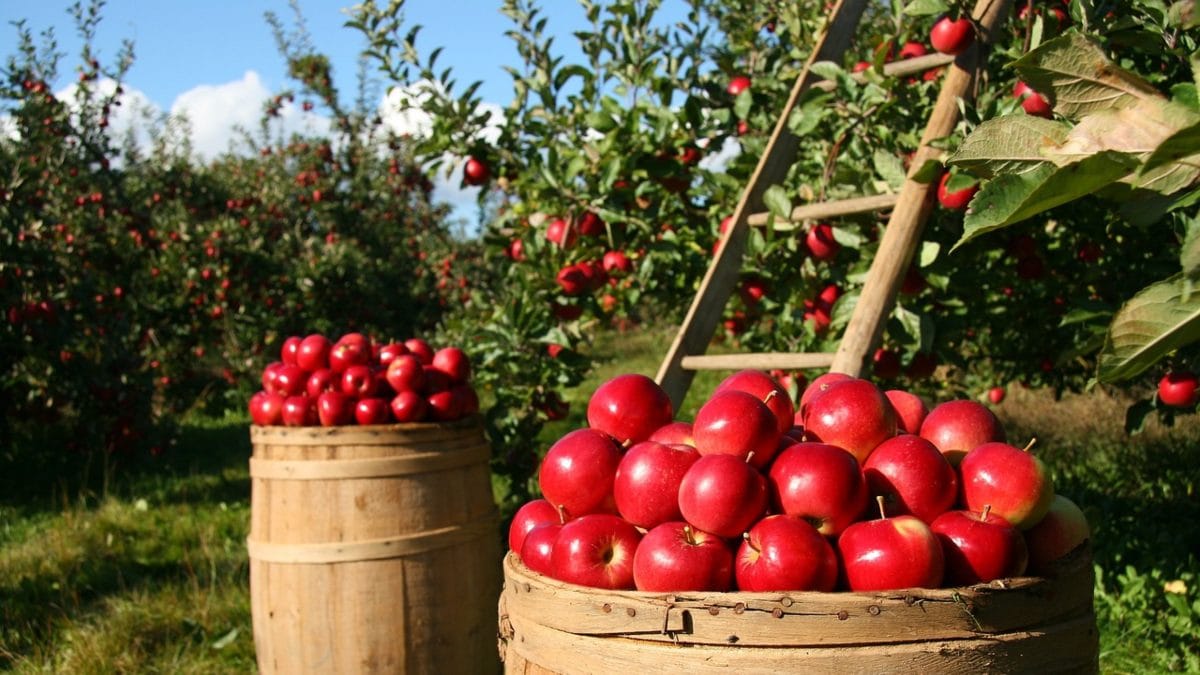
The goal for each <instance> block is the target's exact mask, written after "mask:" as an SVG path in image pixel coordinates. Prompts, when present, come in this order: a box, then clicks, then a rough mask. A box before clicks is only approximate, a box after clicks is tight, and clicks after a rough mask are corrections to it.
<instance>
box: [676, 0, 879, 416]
mask: <svg viewBox="0 0 1200 675" xmlns="http://www.w3.org/2000/svg"><path fill="white" fill-rule="evenodd" d="M865 8H866V0H837V2H836V3H835V5H834V7H833V9H832V11H831V14H830V19H829V21H828V22H827V23H826V25H825V26H824V29H823V30H822V32H821V33H820V34H819V35H818V36H817V38H816V41H815V43H814V45H813V50H812V53H811V54H810V55H809V57H808V60H807V61H806V62H805V64H804V67H803V68H802V69H801V71H800V75H799V76H798V77H797V78H796V83H795V84H794V85H793V86H792V91H791V93H790V94H789V95H788V100H787V102H786V103H785V104H784V107H783V110H782V111H781V113H780V115H779V119H778V121H777V122H776V123H775V129H774V130H773V132H772V133H771V137H770V139H768V141H767V146H766V150H764V152H763V155H762V157H760V158H759V160H758V165H757V166H756V167H755V169H754V173H753V174H751V176H750V181H749V182H748V183H747V184H746V188H745V190H743V192H742V196H741V198H740V199H739V200H738V204H737V206H736V207H735V208H734V211H733V215H732V219H733V221H732V225H730V227H729V231H728V232H726V234H725V238H724V239H723V240H722V242H721V246H720V248H718V249H717V252H716V255H715V256H714V257H713V262H712V264H710V265H709V268H708V271H707V272H706V273H705V275H704V278H703V279H702V280H701V282H700V288H699V290H698V291H697V293H696V296H695V297H694V298H693V299H692V304H691V306H690V307H689V308H688V311H687V314H686V315H685V317H684V320H683V323H682V324H681V325H680V328H679V332H678V333H677V334H676V336H675V339H674V340H673V341H672V343H671V345H670V347H669V348H668V349H667V354H666V357H665V358H664V359H663V362H662V365H661V366H659V369H658V373H657V375H656V376H655V380H656V381H657V382H658V383H659V384H660V385H662V388H663V390H665V391H666V392H667V396H669V397H670V398H671V403H672V404H673V405H674V407H675V409H676V410H678V409H679V406H680V405H681V404H682V403H683V398H684V396H686V395H687V390H688V387H690V386H691V384H692V378H693V377H694V376H695V371H691V370H686V369H684V368H683V365H682V362H683V358H684V357H685V356H690V355H693V354H703V353H704V350H705V347H706V346H707V345H708V342H709V341H710V340H711V339H712V336H713V331H715V330H716V327H717V324H718V323H719V322H720V320H721V314H722V313H723V312H724V311H725V305H726V303H728V302H729V296H730V294H732V293H733V288H734V286H735V285H736V282H737V277H738V274H739V272H740V270H741V267H742V254H743V253H744V251H745V247H746V239H747V236H748V233H749V224H748V221H749V218H750V215H751V214H752V213H754V212H757V211H762V210H763V208H764V207H763V194H764V193H765V192H766V190H767V188H768V187H770V186H771V185H773V184H776V183H780V182H782V181H783V178H784V176H786V175H787V170H788V168H789V167H790V166H791V164H792V161H793V160H794V159H795V156H796V147H797V145H798V141H797V139H796V137H795V136H794V135H792V133H791V132H790V131H789V130H788V128H787V121H788V117H789V116H790V113H791V111H792V109H793V108H795V106H796V104H797V102H798V101H799V100H800V96H801V94H803V93H804V92H805V91H807V90H808V89H809V87H811V86H812V85H813V84H814V83H815V82H817V81H818V79H819V78H818V77H817V76H816V75H815V74H814V73H813V72H812V70H811V69H812V65H813V64H814V63H816V62H818V61H835V62H840V61H841V60H842V55H843V54H844V53H845V52H846V49H847V48H848V47H849V46H850V39H851V37H852V36H853V34H854V31H855V29H857V27H858V23H859V19H860V18H861V17H862V13H863V10H864V9H865Z"/></svg>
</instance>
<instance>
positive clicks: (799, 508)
mask: <svg viewBox="0 0 1200 675" xmlns="http://www.w3.org/2000/svg"><path fill="white" fill-rule="evenodd" d="M767 483H768V487H769V490H770V496H771V504H772V508H773V510H775V511H776V512H779V513H785V514H788V515H792V516H796V517H799V518H803V519H805V520H806V521H808V522H809V523H811V524H812V525H813V526H814V527H816V528H817V531H818V532H820V533H821V534H823V535H825V536H828V537H833V536H837V535H838V534H841V533H842V531H843V530H845V529H846V528H847V527H849V526H850V524H851V523H853V522H854V521H856V520H858V519H859V518H860V517H861V516H862V513H863V511H864V510H865V509H866V507H867V484H866V481H865V480H864V479H863V474H862V470H861V468H860V467H859V464H858V460H856V459H854V455H851V454H850V453H849V452H846V451H845V450H843V449H841V448H839V447H837V446H834V445H828V444H825V443H797V444H795V445H792V446H790V447H788V448H785V449H783V450H781V451H780V452H779V455H778V456H777V457H776V458H775V461H774V462H772V464H771V470H770V472H769V473H768V474H767Z"/></svg>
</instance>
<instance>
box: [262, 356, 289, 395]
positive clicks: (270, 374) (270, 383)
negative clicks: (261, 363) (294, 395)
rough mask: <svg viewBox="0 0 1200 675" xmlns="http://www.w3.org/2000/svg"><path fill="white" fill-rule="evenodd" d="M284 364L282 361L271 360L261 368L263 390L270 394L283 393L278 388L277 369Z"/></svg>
mask: <svg viewBox="0 0 1200 675" xmlns="http://www.w3.org/2000/svg"><path fill="white" fill-rule="evenodd" d="M284 365H285V364H284V363H283V361H272V362H271V363H268V364H267V365H266V367H264V368H263V372H262V388H263V391H265V392H268V393H271V394H280V393H283V392H281V391H280V390H279V369H280V368H282V367H283V366H284Z"/></svg>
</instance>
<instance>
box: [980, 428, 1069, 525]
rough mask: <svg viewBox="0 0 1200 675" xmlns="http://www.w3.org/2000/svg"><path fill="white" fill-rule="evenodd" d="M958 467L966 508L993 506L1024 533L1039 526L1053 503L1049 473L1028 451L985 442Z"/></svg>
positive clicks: (998, 513) (981, 508)
mask: <svg viewBox="0 0 1200 675" xmlns="http://www.w3.org/2000/svg"><path fill="white" fill-rule="evenodd" d="M1031 445H1032V444H1031ZM958 468H959V472H960V474H961V476H962V504H963V506H964V507H965V508H966V509H968V510H970V511H979V512H982V511H983V509H984V507H990V508H991V512H992V513H993V514H995V515H997V516H1000V517H1002V518H1004V519H1005V520H1007V521H1008V522H1010V523H1012V524H1013V525H1015V526H1017V527H1018V528H1020V529H1022V530H1028V529H1029V528H1031V527H1033V526H1034V525H1037V524H1038V521H1040V520H1041V519H1042V517H1043V516H1045V515H1046V512H1047V511H1049V510H1050V504H1051V503H1052V502H1053V501H1054V482H1053V481H1052V480H1051V478H1050V473H1049V471H1047V470H1046V465H1045V464H1043V463H1042V460H1040V459H1038V458H1037V457H1036V456H1035V455H1034V454H1033V453H1031V452H1029V450H1028V449H1024V450H1022V449H1021V448H1015V447H1013V446H1011V445H1008V444H1007V443H984V444H983V445H980V446H978V447H976V448H974V449H973V450H971V451H970V452H968V453H967V455H966V456H965V457H963V460H962V464H960V465H959V467H958Z"/></svg>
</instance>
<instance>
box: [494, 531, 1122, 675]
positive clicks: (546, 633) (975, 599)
mask: <svg viewBox="0 0 1200 675" xmlns="http://www.w3.org/2000/svg"><path fill="white" fill-rule="evenodd" d="M1066 562H1067V563H1068V564H1067V565H1066V566H1065V567H1064V568H1063V570H1062V572H1061V574H1057V575H1056V576H1055V578H1053V579H1048V578H1033V577H1025V578H1018V579H1007V580H1000V581H995V582H992V583H990V584H981V585H977V586H971V587H966V588H955V589H938V590H923V589H910V590H904V591H895V592H881V593H812V592H797V593H744V592H743V593H678V594H674V595H669V594H658V593H640V592H635V591H603V590H598V589H593V588H585V587H582V586H576V585H573V584H566V583H561V582H558V581H555V580H553V579H550V578H547V577H545V576H542V575H539V574H537V573H536V572H532V571H530V570H529V569H528V568H526V567H525V566H524V565H522V564H521V561H520V558H519V557H517V556H516V555H515V554H512V553H510V554H509V555H508V557H507V558H505V560H504V575H505V579H504V591H503V593H502V594H501V596H500V608H499V609H500V651H501V658H502V659H503V660H504V670H505V672H506V673H523V674H526V675H543V674H549V673H554V674H560V673H561V674H570V673H640V672H647V671H648V672H656V671H661V670H663V669H667V670H669V671H671V672H685V673H689V675H690V674H694V673H725V674H728V673H738V674H739V675H742V674H744V673H781V672H805V673H897V672H898V673H981V672H989V673H1001V672H1012V673H1018V672H1019V673H1032V672H1036V673H1056V672H1082V673H1093V672H1096V671H1097V670H1098V654H1099V634H1098V632H1097V630H1096V618H1095V614H1094V613H1093V609H1092V591H1093V572H1092V567H1091V559H1090V555H1089V554H1088V552H1087V551H1086V550H1082V549H1081V551H1078V552H1076V553H1075V554H1072V557H1071V559H1070V560H1068V561H1066Z"/></svg>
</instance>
